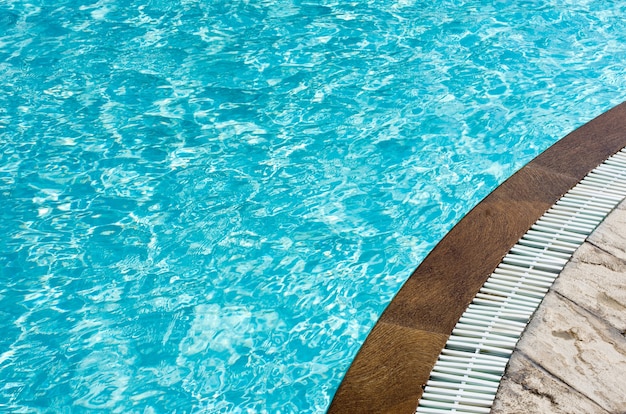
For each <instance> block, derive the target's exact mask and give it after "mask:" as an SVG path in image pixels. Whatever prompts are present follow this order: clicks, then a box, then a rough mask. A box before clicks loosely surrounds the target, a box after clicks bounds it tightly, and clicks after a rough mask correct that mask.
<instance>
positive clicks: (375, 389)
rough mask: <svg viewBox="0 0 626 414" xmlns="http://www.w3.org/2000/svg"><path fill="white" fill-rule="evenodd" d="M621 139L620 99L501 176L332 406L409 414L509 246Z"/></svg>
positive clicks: (389, 317)
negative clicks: (450, 338)
mask: <svg viewBox="0 0 626 414" xmlns="http://www.w3.org/2000/svg"><path fill="white" fill-rule="evenodd" d="M625 146H626V102H625V103H622V104H620V105H618V106H616V107H614V108H613V109H611V110H609V111H608V112H605V113H604V114H602V115H600V116H599V117H597V118H595V119H594V120H592V121H590V122H589V123H587V124H585V125H583V126H582V127H580V128H578V129H577V130H575V131H574V132H572V133H571V134H569V135H567V136H566V137H565V138H563V139H561V140H560V141H558V142H557V143H556V144H554V145H553V146H551V147H550V148H548V149H547V150H546V151H544V152H543V153H542V154H541V155H539V156H538V157H537V158H535V159H534V160H532V161H531V162H530V163H528V164H527V165H526V166H525V167H523V168H522V169H521V170H519V171H518V172H517V173H515V174H514V175H513V176H511V177H510V178H509V179H508V180H506V181H505V182H504V183H502V184H501V185H500V186H499V187H498V188H497V189H495V190H494V191H493V192H492V193H491V194H490V195H489V196H487V197H486V198H485V199H484V200H483V201H481V202H480V203H479V204H478V205H477V206H476V207H474V209H472V210H471V211H470V212H469V213H468V214H467V215H466V216H465V217H464V218H463V219H462V220H461V221H460V222H459V223H458V224H457V225H456V226H455V227H454V228H453V229H452V230H451V231H450V232H449V233H448V234H447V235H446V236H445V237H444V238H443V239H442V240H441V242H439V244H438V245H437V246H436V247H435V248H434V249H433V250H432V252H431V253H430V254H429V255H428V256H427V257H426V259H424V261H423V262H422V263H421V264H420V265H419V267H418V268H417V269H416V270H415V271H414V272H413V274H412V275H411V276H410V277H409V279H408V280H407V281H406V282H405V284H404V285H403V286H402V288H401V289H400V291H399V292H398V294H397V295H396V296H395V298H394V299H393V300H392V301H391V303H390V304H389V306H388V307H387V309H386V310H385V311H384V312H383V314H382V315H381V317H380V319H379V320H378V322H377V323H376V325H375V326H374V328H373V329H372V331H371V332H370V334H369V336H368V337H367V339H366V340H365V342H364V343H363V345H362V347H361V349H360V350H359V353H358V354H357V356H356V358H355V359H354V361H353V362H352V365H351V366H350V369H349V370H348V372H347V373H346V375H345V377H344V379H343V381H342V383H341V385H340V386H339V389H338V390H337V392H336V394H335V397H334V399H333V401H332V403H331V406H330V408H329V411H328V412H329V413H331V414H336V413H399V414H401V413H407V414H408V413H414V412H415V409H416V407H417V403H418V401H419V398H420V397H421V394H422V387H423V386H424V384H425V383H426V381H427V380H428V377H429V376H430V372H431V370H432V368H433V366H434V364H435V362H436V360H437V357H438V356H439V353H440V352H441V349H442V348H443V346H444V345H445V343H446V340H447V339H448V336H449V335H450V333H451V332H452V328H453V327H454V325H455V324H456V323H457V321H458V319H459V318H460V316H461V314H462V313H463V311H464V310H465V309H466V307H467V306H468V305H469V303H470V302H471V301H472V299H473V298H474V296H475V295H476V293H477V292H478V290H479V289H480V287H481V286H482V285H483V283H485V281H486V280H487V278H488V277H489V275H490V274H491V273H492V272H493V270H494V269H495V268H496V267H497V266H498V264H499V263H500V262H501V260H502V258H503V257H504V255H505V254H506V253H507V252H508V251H509V249H510V248H511V247H512V246H513V245H514V244H515V243H516V242H517V241H518V240H519V238H520V237H521V236H522V235H524V233H525V232H526V231H527V230H528V229H529V228H530V226H531V225H532V224H533V223H535V221H537V219H538V218H539V217H540V216H541V215H542V214H543V213H545V212H546V210H547V209H548V208H550V207H551V206H552V205H553V204H554V203H555V202H556V201H557V200H558V199H559V198H560V197H561V196H562V195H563V194H565V193H566V192H567V191H568V190H569V189H570V188H572V187H573V186H574V185H576V184H577V183H578V182H579V181H580V180H581V179H582V178H583V177H584V176H585V175H586V174H587V173H588V172H589V171H591V170H592V169H594V168H595V167H597V166H598V165H599V164H600V163H602V162H603V161H604V160H605V159H607V158H608V157H610V156H611V155H613V154H614V153H615V152H617V151H619V150H620V149H622V148H623V147H625Z"/></svg>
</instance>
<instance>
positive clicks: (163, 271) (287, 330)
mask: <svg viewBox="0 0 626 414" xmlns="http://www.w3.org/2000/svg"><path fill="white" fill-rule="evenodd" d="M625 17H626V1H603V2H592V1H569V2H568V1H565V2H563V1H558V2H557V1H545V2H543V1H517V2H511V1H484V0H481V1H472V0H470V1H442V2H432V1H429V2H421V1H410V0H399V1H387V0H370V1H356V2H338V1H334V0H333V1H324V0H322V1H317V2H307V1H298V0H293V1H287V0H278V1H263V0H233V1H224V0H213V1H210V0H207V1H201V0H177V1H176V0H171V1H165V0H124V1H122V0H100V1H97V2H96V1H78V0H55V1H51V0H40V1H34V0H33V1H29V0H4V1H3V2H1V3H0V79H1V80H2V82H0V203H1V204H0V206H1V207H2V208H1V210H0V235H1V237H0V330H1V331H2V334H1V335H0V411H1V412H13V413H33V412H43V413H48V412H50V413H57V412H67V413H70V412H71V413H73V412H97V411H98V410H100V411H101V412H115V413H174V412H176V413H191V412H206V413H214V412H218V413H226V412H243V413H256V412H267V413H291V412H297V413H307V412H323V411H325V410H326V409H327V407H328V405H329V404H330V400H331V398H332V396H333V394H334V392H335V390H336V389H337V387H338V385H339V383H340V381H341V379H342V377H343V375H344V373H345V371H346V370H347V368H348V366H349V364H350V362H351V361H352V359H353V358H354V356H355V354H356V352H357V350H358V348H359V346H360V344H361V343H362V342H363V340H364V339H365V337H366V335H367V333H368V331H369V330H370V329H371V328H372V326H373V325H374V323H375V321H376V320H377V318H378V316H379V315H380V313H381V312H382V311H383V309H384V307H385V306H386V304H387V303H388V302H389V301H390V300H391V298H392V297H393V295H394V294H395V292H397V291H398V289H399V288H400V286H401V285H402V283H403V281H405V280H406V279H407V278H408V276H409V275H410V273H411V271H412V270H413V269H414V268H415V267H416V266H417V265H418V264H419V262H420V261H421V260H422V259H423V258H424V257H425V255H426V254H427V253H428V252H429V251H430V249H432V248H433V246H434V245H435V244H436V243H437V241H438V240H440V239H441V237H443V235H444V234H445V233H446V232H447V231H448V230H449V229H450V228H451V227H452V226H453V225H454V224H455V223H456V222H458V221H459V220H460V219H461V218H462V217H463V215H464V214H465V213H467V212H468V211H469V210H470V209H471V207H472V206H474V205H475V204H476V203H477V202H478V201H479V200H481V199H482V198H483V197H484V196H485V195H487V194H488V193H489V192H490V191H491V190H492V189H494V188H495V187H496V186H497V185H498V184H499V183H500V182H502V181H503V180H505V179H506V178H507V177H508V176H510V175H511V174H512V173H514V172H515V171H516V170H517V169H519V168H520V167H521V166H523V165H524V164H525V163H526V162H528V161H529V160H530V159H531V158H533V157H534V156H536V155H537V154H539V153H540V152H541V151H542V150H544V149H545V148H547V147H548V146H549V145H550V144H552V143H554V142H555V141H556V140H558V139H559V138H561V137H562V136H564V135H565V134H566V133H567V132H569V131H571V130H572V129H574V128H575V127H577V126H579V125H581V124H582V123H584V122H586V121H588V120H590V119H592V118H593V117H595V116H597V115H598V114H600V113H601V112H603V111H605V110H607V109H609V108H610V107H612V106H613V105H615V104H617V103H619V102H621V101H622V100H624V99H626V19H625Z"/></svg>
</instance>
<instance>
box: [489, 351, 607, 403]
mask: <svg viewBox="0 0 626 414" xmlns="http://www.w3.org/2000/svg"><path fill="white" fill-rule="evenodd" d="M607 412H608V411H606V410H604V409H603V408H602V407H600V406H598V405H597V404H595V403H594V402H593V401H591V400H590V399H588V398H586V397H585V396H584V395H582V394H580V393H579V392H577V391H575V390H574V389H572V388H571V387H569V386H568V385H566V384H564V383H563V382H561V381H559V380H558V379H556V378H555V377H553V376H552V375H550V374H549V373H547V372H546V371H544V370H542V369H541V368H539V367H538V366H537V365H535V364H534V363H533V362H532V361H530V360H528V359H527V358H526V357H525V356H524V355H523V354H521V353H519V352H517V353H515V354H513V356H512V357H511V360H510V361H509V366H508V370H507V375H505V376H504V378H503V379H502V381H501V383H500V388H499V389H498V395H497V398H496V400H495V401H494V403H493V407H492V409H491V413H492V414H514V413H554V414H595V413H607Z"/></svg>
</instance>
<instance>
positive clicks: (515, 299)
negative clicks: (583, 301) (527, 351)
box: [416, 148, 626, 414]
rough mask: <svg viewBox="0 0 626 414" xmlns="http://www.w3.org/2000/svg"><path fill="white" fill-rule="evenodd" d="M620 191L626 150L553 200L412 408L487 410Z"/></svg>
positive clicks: (478, 301)
mask: <svg viewBox="0 0 626 414" xmlns="http://www.w3.org/2000/svg"><path fill="white" fill-rule="evenodd" d="M625 197H626V148H624V149H622V150H621V151H620V152H618V153H616V154H615V155H613V156H611V157H610V158H608V159H607V160H606V161H604V163H602V164H601V165H600V166H598V167H597V168H595V169H594V170H593V171H591V172H590V173H589V174H588V175H587V176H586V177H585V178H583V179H582V180H581V181H580V182H579V183H578V184H577V185H576V186H575V187H574V188H572V189H571V190H570V191H569V192H568V193H567V194H565V195H564V196H563V197H561V199H560V200H559V201H557V202H556V204H555V205H554V206H552V208H550V209H549V210H548V211H547V212H546V213H545V214H544V215H543V216H541V218H539V220H537V222H536V223H535V224H534V225H533V226H532V227H531V228H530V230H528V232H527V233H526V234H525V235H524V236H523V237H522V238H521V239H520V240H519V241H518V242H517V244H516V245H515V246H513V248H511V250H510V251H509V253H508V254H507V255H506V256H505V257H504V259H503V260H502V262H501V263H500V265H498V267H497V268H496V270H495V271H494V272H493V273H492V274H491V276H490V277H489V279H488V280H487V281H486V282H485V284H484V285H483V287H482V288H481V289H480V291H479V292H478V294H476V297H475V298H474V300H473V301H472V303H471V304H470V305H469V306H468V308H467V310H466V311H465V312H464V313H463V315H462V316H461V318H460V319H459V321H458V323H457V324H456V326H455V327H454V329H453V331H452V335H450V338H449V339H448V342H447V343H446V346H445V347H444V349H443V350H442V351H441V355H440V356H439V359H438V360H437V362H436V364H435V367H434V368H433V370H432V372H431V374H430V379H429V380H428V382H427V384H426V387H425V389H424V393H423V394H422V398H421V399H420V401H419V405H418V407H417V411H416V412H417V413H451V412H453V413H468V414H470V413H471V414H475V413H489V412H490V411H491V405H492V404H493V400H494V398H495V396H496V392H497V390H498V386H499V384H500V380H501V378H502V375H504V370H505V368H506V364H507V363H508V361H509V357H510V356H511V354H512V353H513V349H514V348H515V344H517V341H518V340H519V338H520V336H521V335H522V332H523V331H524V329H525V328H526V325H527V324H528V322H529V321H530V318H531V316H532V315H533V313H534V312H535V310H536V309H537V308H538V307H539V304H540V303H541V301H542V300H543V298H544V297H545V295H546V293H547V292H548V289H549V288H550V287H551V286H552V284H553V283H554V280H555V279H556V277H557V276H558V275H559V273H560V272H561V270H563V267H564V266H565V264H566V263H567V262H568V261H569V260H570V258H571V257H572V255H573V254H574V252H575V251H576V249H578V247H579V246H580V245H581V244H582V243H583V242H584V241H585V240H586V239H587V237H588V236H589V235H590V234H591V233H592V232H593V230H594V229H595V228H596V227H597V226H598V224H600V222H601V221H602V220H604V218H605V217H606V216H607V215H608V214H609V213H610V212H611V210H613V209H614V208H615V207H616V206H617V205H618V204H619V203H620V202H621V201H622V200H623V199H624V198H625Z"/></svg>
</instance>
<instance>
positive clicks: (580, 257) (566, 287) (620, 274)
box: [553, 243, 626, 332]
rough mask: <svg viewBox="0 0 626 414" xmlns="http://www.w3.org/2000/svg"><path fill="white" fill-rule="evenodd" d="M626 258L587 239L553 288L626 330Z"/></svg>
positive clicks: (621, 329) (619, 328)
mask: <svg viewBox="0 0 626 414" xmlns="http://www.w3.org/2000/svg"><path fill="white" fill-rule="evenodd" d="M624 286H626V261H622V260H621V259H618V258H616V257H615V256H612V255H610V254H608V253H606V252H605V251H603V250H600V249H598V248H597V247H595V246H593V245H591V244H589V243H584V244H583V245H582V246H581V247H580V248H579V249H578V251H577V252H576V254H575V255H574V257H573V259H572V261H571V262H570V263H568V265H567V266H566V267H565V269H564V270H563V272H562V273H561V275H560V276H559V277H558V279H557V280H556V282H555V283H554V286H553V289H554V290H556V291H557V292H558V293H560V294H561V295H563V296H565V297H567V298H568V299H570V300H572V301H573V302H575V303H577V304H578V305H580V306H582V307H583V308H585V309H587V310H589V311H591V312H592V313H594V314H596V315H597V316H598V317H600V318H603V319H605V320H606V321H607V322H608V323H609V324H611V325H613V326H614V327H615V328H616V329H617V330H619V331H620V332H624V331H626V289H624Z"/></svg>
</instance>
